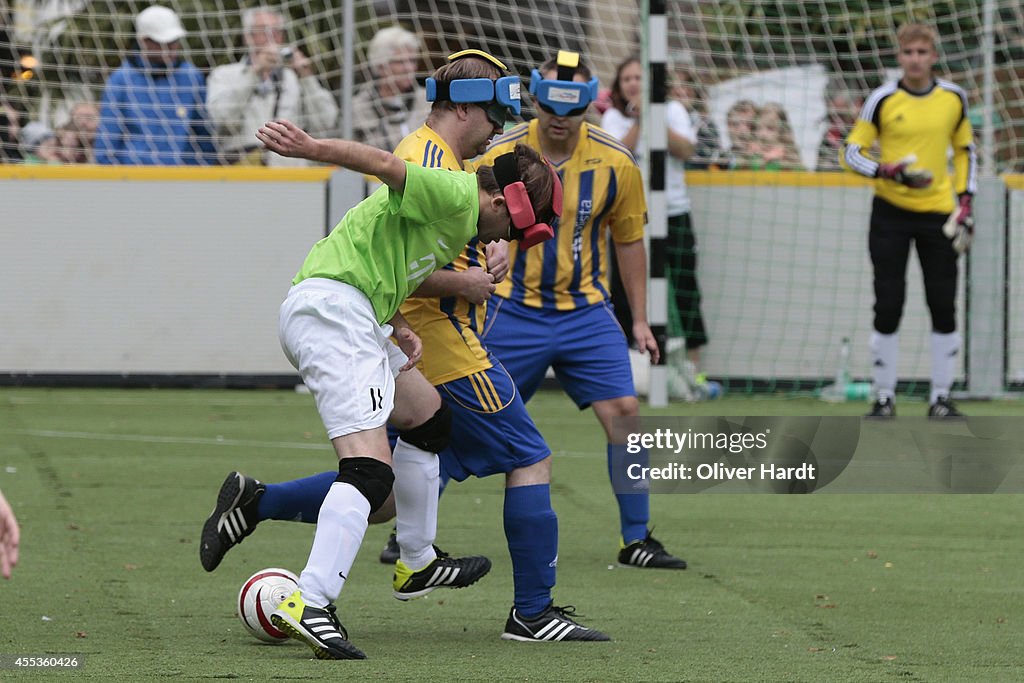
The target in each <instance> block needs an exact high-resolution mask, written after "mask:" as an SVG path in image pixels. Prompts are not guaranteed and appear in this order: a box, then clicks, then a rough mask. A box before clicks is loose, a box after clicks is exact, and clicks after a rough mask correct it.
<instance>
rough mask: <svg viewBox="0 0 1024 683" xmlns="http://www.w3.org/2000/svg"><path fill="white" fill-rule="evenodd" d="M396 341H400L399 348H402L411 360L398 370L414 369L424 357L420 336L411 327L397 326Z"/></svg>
mask: <svg viewBox="0 0 1024 683" xmlns="http://www.w3.org/2000/svg"><path fill="white" fill-rule="evenodd" d="M395 341H397V342H398V348H400V349H402V353H404V354H405V355H406V356H408V358H409V361H408V362H407V363H406V364H405V365H403V366H402V367H400V368H399V369H398V371H399V372H405V371H406V370H412V369H413V368H414V367H416V363H418V362H419V361H420V358H422V357H423V342H422V341H420V338H419V336H418V335H417V334H416V333H415V332H413V331H412V328H411V327H396V328H395Z"/></svg>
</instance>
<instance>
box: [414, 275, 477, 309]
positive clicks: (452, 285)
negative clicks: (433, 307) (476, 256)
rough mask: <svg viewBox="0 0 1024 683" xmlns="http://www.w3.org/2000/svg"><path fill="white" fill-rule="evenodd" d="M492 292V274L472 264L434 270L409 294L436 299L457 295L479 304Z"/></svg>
mask: <svg viewBox="0 0 1024 683" xmlns="http://www.w3.org/2000/svg"><path fill="white" fill-rule="evenodd" d="M493 293H494V276H493V275H491V274H490V273H488V272H487V271H486V270H484V269H483V268H480V267H478V266H473V267H472V268H467V269H466V270H461V271H456V270H436V271H434V272H433V273H431V274H430V275H429V276H428V277H427V279H426V280H424V281H423V282H422V284H420V286H419V287H417V288H416V291H414V292H413V293H412V294H410V295H409V296H411V297H413V298H417V299H436V298H438V297H442V296H457V297H461V298H463V299H465V300H466V301H468V302H470V303H471V304H477V305H480V304H482V303H483V302H485V301H487V300H488V299H490V298H491V294H493Z"/></svg>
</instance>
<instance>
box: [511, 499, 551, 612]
mask: <svg viewBox="0 0 1024 683" xmlns="http://www.w3.org/2000/svg"><path fill="white" fill-rule="evenodd" d="M504 517H505V538H507V539H508V553H509V555H511V556H512V582H513V584H514V586H515V608H516V611H517V612H519V614H521V615H522V616H523V617H526V618H533V617H536V616H538V615H539V614H540V613H541V612H543V611H544V610H545V609H546V608H547V606H548V605H550V604H551V589H552V588H554V586H555V563H556V561H557V560H558V517H557V516H556V515H555V511H554V510H552V509H551V486H550V485H549V484H534V485H532V486H516V487H514V488H510V489H505V514H504Z"/></svg>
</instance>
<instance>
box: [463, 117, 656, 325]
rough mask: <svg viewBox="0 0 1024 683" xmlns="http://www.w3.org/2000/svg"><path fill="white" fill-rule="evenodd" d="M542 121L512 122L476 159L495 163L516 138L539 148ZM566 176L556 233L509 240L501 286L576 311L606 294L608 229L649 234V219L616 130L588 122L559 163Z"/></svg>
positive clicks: (631, 237) (636, 171)
mask: <svg viewBox="0 0 1024 683" xmlns="http://www.w3.org/2000/svg"><path fill="white" fill-rule="evenodd" d="M537 127H538V122H537V121H536V120H533V121H531V122H529V123H523V124H520V125H518V126H516V127H515V128H512V129H511V130H509V131H508V132H506V133H505V134H504V135H502V136H501V137H499V138H498V139H497V140H495V141H494V143H492V145H491V147H490V149H488V150H487V153H486V154H485V155H484V156H483V157H482V158H481V159H480V160H479V161H477V162H476V164H477V166H479V165H481V164H489V163H493V160H494V158H495V157H496V156H498V155H500V154H504V153H505V152H510V151H512V149H513V148H514V147H515V146H516V143H517V142H525V143H526V144H528V145H529V146H530V147H532V148H533V149H535V150H538V151H540V149H541V147H540V137H539V134H538V130H537ZM555 170H556V171H558V175H559V177H561V179H562V190H563V199H562V207H563V208H562V217H561V218H560V219H558V220H557V221H556V222H555V225H553V226H552V227H553V228H554V229H555V238H554V239H552V240H548V241H547V242H544V243H542V244H540V245H538V246H536V247H534V248H533V249H530V250H529V251H519V250H518V249H517V248H516V247H517V244H516V243H515V242H513V243H511V244H510V245H509V276H508V277H507V278H506V279H505V281H504V282H502V283H501V284H499V285H498V288H497V291H496V294H497V295H498V296H500V297H503V298H506V299H513V300H515V301H519V302H521V303H523V304H526V305H527V306H533V307H535V308H544V309H549V310H559V311H571V310H575V309H577V308H582V307H584V306H588V305H590V304H595V303H598V302H601V301H607V300H608V299H609V298H610V297H609V293H608V235H609V234H611V237H612V239H614V240H615V241H616V242H620V243H623V244H625V243H628V242H635V241H637V240H639V239H643V236H644V225H645V224H646V222H647V201H646V199H645V198H644V187H643V180H642V178H641V175H640V167H639V166H637V164H636V161H635V160H634V159H633V155H632V154H631V153H630V152H629V150H628V149H627V148H625V147H623V146H622V143H621V142H619V141H618V140H617V139H615V138H614V137H612V135H611V134H609V133H607V132H606V131H604V130H602V129H601V128H598V127H596V126H591V125H590V124H588V123H583V124H582V126H581V128H580V139H579V142H578V143H577V144H576V149H575V151H574V152H573V155H572V156H571V157H570V158H569V159H567V160H566V161H563V162H562V163H561V164H557V165H555Z"/></svg>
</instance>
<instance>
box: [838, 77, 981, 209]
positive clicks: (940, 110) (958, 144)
mask: <svg viewBox="0 0 1024 683" xmlns="http://www.w3.org/2000/svg"><path fill="white" fill-rule="evenodd" d="M875 140H878V147H879V150H880V159H879V161H880V162H881V163H885V164H888V163H894V162H897V161H899V160H901V159H903V158H904V157H906V156H908V155H910V154H913V155H914V156H916V157H917V161H916V162H915V163H913V164H911V165H910V167H911V168H914V169H917V168H923V169H928V170H929V171H931V172H932V178H933V180H932V184H931V185H929V186H928V187H925V188H920V189H913V188H909V187H906V186H905V185H901V184H900V183H897V182H895V181H892V180H887V179H884V178H878V179H876V180H875V194H877V195H878V196H879V197H881V198H882V199H884V200H886V201H887V202H889V203H890V204H893V205H894V206H898V207H900V208H901V209H906V210H908V211H918V212H922V213H927V212H935V213H949V212H951V211H952V210H953V205H954V201H953V190H954V189H955V190H956V192H957V193H958V194H962V193H964V192H971V193H972V194H973V193H974V191H975V186H976V184H977V160H976V156H975V152H974V133H973V132H972V131H971V122H970V120H969V119H968V118H967V93H965V92H964V91H963V89H961V88H960V87H959V86H957V85H955V84H953V83H950V82H949V81H944V80H941V79H940V80H936V81H935V82H933V83H932V87H931V88H929V89H928V91H927V92H923V93H916V92H911V91H909V90H907V89H906V88H904V87H903V86H902V85H900V84H899V83H897V82H896V81H893V82H891V83H886V84H885V85H883V86H881V87H879V88H876V89H875V90H873V91H871V94H870V95H869V96H868V99H867V100H866V101H865V102H864V107H863V109H862V110H861V113H860V116H859V117H858V118H857V122H856V123H855V124H854V126H853V130H851V131H850V134H849V135H848V136H847V138H846V146H845V148H844V149H843V151H842V153H841V154H840V162H841V163H842V164H843V166H845V167H846V168H848V169H850V170H852V171H855V172H856V173H859V174H861V175H865V176H867V177H869V178H874V177H875V174H876V173H877V171H878V164H879V161H875V160H874V159H871V158H870V157H868V156H867V155H866V153H867V151H868V150H870V149H871V145H872V144H874V142H875ZM950 147H952V148H953V167H954V171H955V174H956V176H955V187H954V181H953V180H951V179H950V177H949V171H948V169H949V149H950Z"/></svg>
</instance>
